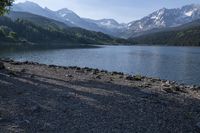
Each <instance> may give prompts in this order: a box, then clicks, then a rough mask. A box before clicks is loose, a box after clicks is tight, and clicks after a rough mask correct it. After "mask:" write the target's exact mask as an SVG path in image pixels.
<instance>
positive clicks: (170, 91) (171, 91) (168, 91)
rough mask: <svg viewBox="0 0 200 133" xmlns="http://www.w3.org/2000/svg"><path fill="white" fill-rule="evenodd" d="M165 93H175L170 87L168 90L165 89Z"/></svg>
mask: <svg viewBox="0 0 200 133" xmlns="http://www.w3.org/2000/svg"><path fill="white" fill-rule="evenodd" d="M163 90H164V91H166V92H167V93H173V92H174V91H173V90H172V89H171V88H169V87H166V88H163Z"/></svg>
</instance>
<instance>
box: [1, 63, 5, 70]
mask: <svg viewBox="0 0 200 133" xmlns="http://www.w3.org/2000/svg"><path fill="white" fill-rule="evenodd" d="M1 69H5V66H4V64H3V62H0V70H1Z"/></svg>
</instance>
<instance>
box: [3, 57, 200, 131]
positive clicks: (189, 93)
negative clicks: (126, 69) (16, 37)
mask: <svg viewBox="0 0 200 133" xmlns="http://www.w3.org/2000/svg"><path fill="white" fill-rule="evenodd" d="M3 63H4V65H5V67H6V69H1V70H0V132H1V133H23V132H25V133H40V132H41V133H43V132H44V133H45V132H48V133H51V132H52V133H67V132H72V133H76V132H80V133H85V132H86V133H94V132H95V133H96V132H97V133H110V132H114V133H198V132H200V88H199V87H198V86H186V85H179V84H177V83H175V82H171V81H163V80H160V79H154V78H148V77H141V76H130V75H125V74H123V73H117V72H107V71H100V70H97V69H90V68H78V67H58V66H53V65H50V66H48V65H43V64H37V63H32V62H23V63H19V62H14V61H6V60H3Z"/></svg>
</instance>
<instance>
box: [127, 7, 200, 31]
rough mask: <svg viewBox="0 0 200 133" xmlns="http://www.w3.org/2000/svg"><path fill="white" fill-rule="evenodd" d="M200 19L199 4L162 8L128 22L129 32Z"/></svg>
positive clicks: (177, 24)
mask: <svg viewBox="0 0 200 133" xmlns="http://www.w3.org/2000/svg"><path fill="white" fill-rule="evenodd" d="M197 19H200V6H199V5H198V4H192V5H186V6H183V7H182V8H176V9H166V8H162V9H160V10H157V11H155V12H153V13H152V14H150V15H148V16H146V17H144V18H142V19H140V20H137V21H133V22H131V23H129V24H128V30H131V31H129V32H135V33H137V32H142V31H147V30H151V29H155V28H165V27H175V26H179V25H182V24H185V23H189V22H191V21H194V20H197Z"/></svg>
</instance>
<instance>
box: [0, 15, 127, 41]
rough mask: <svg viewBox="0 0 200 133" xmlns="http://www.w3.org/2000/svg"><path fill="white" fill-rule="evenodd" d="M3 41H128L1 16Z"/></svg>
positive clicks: (1, 38)
mask: <svg viewBox="0 0 200 133" xmlns="http://www.w3.org/2000/svg"><path fill="white" fill-rule="evenodd" d="M0 25H1V26H0V40H1V42H24V43H27V42H31V43H45V42H46V43H48V42H51V43H67V42H69V43H82V44H108V43H109V44H116V43H119V42H126V41H125V40H123V39H116V38H112V37H110V36H108V35H106V34H103V33H100V32H93V31H88V30H84V29H81V28H72V27H67V26H66V27H65V28H60V27H59V26H57V25H55V24H54V23H53V24H52V23H51V21H49V22H48V21H46V23H45V25H46V26H45V25H40V24H37V23H33V22H31V21H29V20H23V19H16V20H15V21H12V20H11V19H9V18H7V17H0Z"/></svg>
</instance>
